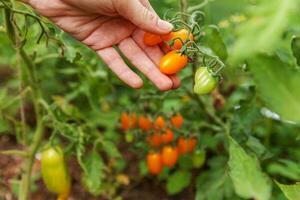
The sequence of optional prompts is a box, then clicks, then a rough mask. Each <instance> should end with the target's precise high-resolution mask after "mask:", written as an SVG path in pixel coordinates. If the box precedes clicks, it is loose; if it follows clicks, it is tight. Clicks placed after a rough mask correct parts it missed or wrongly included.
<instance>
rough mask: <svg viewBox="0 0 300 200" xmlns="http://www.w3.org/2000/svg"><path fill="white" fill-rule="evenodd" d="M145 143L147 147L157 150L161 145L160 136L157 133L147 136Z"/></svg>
mask: <svg viewBox="0 0 300 200" xmlns="http://www.w3.org/2000/svg"><path fill="white" fill-rule="evenodd" d="M147 141H148V144H149V146H151V147H156V148H157V147H159V146H160V145H161V135H160V134H159V133H154V134H152V135H149V136H148V138H147Z"/></svg>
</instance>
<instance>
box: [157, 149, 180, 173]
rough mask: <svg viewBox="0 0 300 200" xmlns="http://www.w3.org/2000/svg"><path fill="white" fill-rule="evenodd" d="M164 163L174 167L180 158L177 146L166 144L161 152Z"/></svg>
mask: <svg viewBox="0 0 300 200" xmlns="http://www.w3.org/2000/svg"><path fill="white" fill-rule="evenodd" d="M161 158H162V163H163V165H164V166H167V167H170V168H171V167H173V166H174V165H175V164H176V162H177V160H178V152H177V149H176V148H173V147H171V146H165V147H164V148H163V149H162V152H161Z"/></svg>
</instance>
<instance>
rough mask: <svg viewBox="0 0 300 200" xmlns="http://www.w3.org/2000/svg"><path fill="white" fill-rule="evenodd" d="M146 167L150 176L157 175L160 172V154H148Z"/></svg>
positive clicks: (161, 166)
mask: <svg viewBox="0 0 300 200" xmlns="http://www.w3.org/2000/svg"><path fill="white" fill-rule="evenodd" d="M147 166H148V170H149V172H150V173H151V174H154V175H157V174H159V173H160V172H161V170H162V168H163V165H162V159H161V155H160V153H154V152H152V153H148V155H147Z"/></svg>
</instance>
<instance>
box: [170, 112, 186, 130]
mask: <svg viewBox="0 0 300 200" xmlns="http://www.w3.org/2000/svg"><path fill="white" fill-rule="evenodd" d="M171 124H172V125H173V126H175V127H176V128H181V126H182V124H183V117H182V115H181V114H180V113H178V114H176V115H174V116H172V117H171Z"/></svg>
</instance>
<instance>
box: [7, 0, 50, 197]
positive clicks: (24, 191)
mask: <svg viewBox="0 0 300 200" xmlns="http://www.w3.org/2000/svg"><path fill="white" fill-rule="evenodd" d="M9 4H10V2H9ZM4 18H5V25H6V30H7V34H8V37H9V39H10V40H11V42H12V44H13V46H14V48H15V49H16V52H17V55H18V56H19V57H20V59H21V60H22V62H23V64H22V65H21V66H22V67H24V68H23V69H21V70H24V72H26V76H28V80H29V81H28V82H29V85H30V86H31V89H32V101H33V105H34V111H35V116H36V130H35V133H34V136H33V140H32V141H31V144H30V146H29V150H28V157H27V158H26V159H25V161H24V162H25V163H24V166H23V174H22V181H21V188H20V193H19V200H28V199H29V193H30V181H31V171H32V166H33V162H34V159H35V154H36V152H37V150H38V148H39V146H40V143H41V139H42V137H43V133H44V122H43V119H42V113H41V106H40V104H39V100H40V99H41V93H40V90H39V87H38V82H37V79H36V75H35V73H36V69H35V64H34V63H33V62H32V60H31V59H30V58H29V56H28V55H27V54H26V52H25V51H24V49H23V46H22V45H20V44H21V43H22V40H21V38H20V37H19V35H20V33H19V32H18V29H17V27H15V26H14V25H13V23H12V21H13V20H14V17H13V14H12V12H11V10H10V9H9V8H5V9H4Z"/></svg>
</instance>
